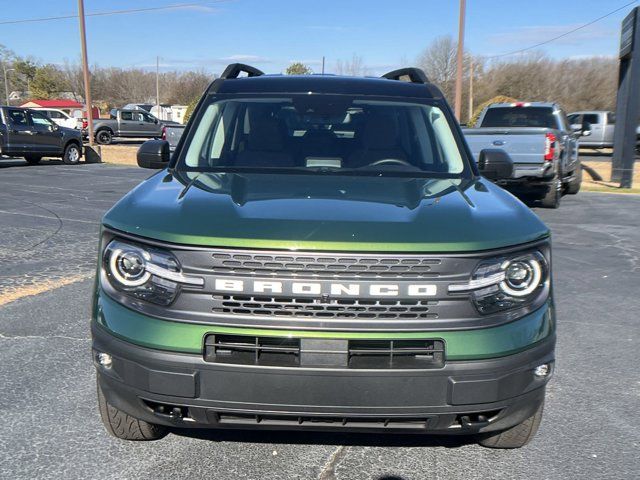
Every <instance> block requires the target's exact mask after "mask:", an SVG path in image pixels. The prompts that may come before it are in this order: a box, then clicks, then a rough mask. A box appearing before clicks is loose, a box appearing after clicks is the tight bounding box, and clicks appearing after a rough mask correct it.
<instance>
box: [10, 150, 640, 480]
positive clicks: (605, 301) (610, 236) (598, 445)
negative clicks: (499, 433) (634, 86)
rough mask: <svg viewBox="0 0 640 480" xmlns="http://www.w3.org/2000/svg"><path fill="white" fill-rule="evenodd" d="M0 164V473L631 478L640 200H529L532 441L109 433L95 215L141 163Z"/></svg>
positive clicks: (638, 438) (127, 185) (638, 419)
mask: <svg viewBox="0 0 640 480" xmlns="http://www.w3.org/2000/svg"><path fill="white" fill-rule="evenodd" d="M23 164H24V162H21V161H15V162H13V161H0V227H1V228H0V385H1V388H0V392H1V393H0V405H1V407H2V413H3V419H2V422H0V453H1V455H0V478H7V479H8V478H11V479H18V478H20V479H22V478H56V479H59V478H65V479H76V478H78V479H80V478H82V479H84V478H100V479H110V478H138V477H142V478H216V479H221V480H222V479H245V478H246V479H261V478H268V479H292V478H300V479H314V478H320V479H325V480H326V479H387V480H391V479H406V480H409V479H427V478H428V479H474V478H478V479H486V478H491V479H514V478H531V479H556V478H562V479H573V478H594V479H595V478H598V479H600V478H612V479H614V478H615V479H620V478H637V475H638V472H639V471H640V455H638V452H640V429H639V428H638V427H639V426H640V409H639V408H638V407H639V406H640V373H639V369H638V365H639V364H640V349H638V348H637V345H636V343H637V342H640V323H639V322H638V318H637V317H638V311H640V295H639V294H640V215H638V212H639V211H640V196H638V195H635V196H634V195H612V194H598V193H581V194H579V195H577V196H569V197H565V198H564V199H563V203H562V206H561V208H560V209H559V210H542V209H536V210H535V211H536V213H537V214H538V215H539V216H540V217H541V218H542V219H543V220H544V221H545V222H546V223H547V224H548V225H549V226H550V227H551V229H552V231H553V253H554V269H555V270H554V271H555V288H556V299H557V309H558V319H559V322H558V335H559V339H558V349H557V371H556V375H555V377H554V378H553V379H552V381H551V384H550V387H549V389H548V394H547V403H546V408H545V416H544V419H543V421H542V425H541V428H540V431H539V433H538V436H537V437H536V439H535V440H534V441H533V442H532V443H531V444H530V445H528V446H526V447H524V448H523V449H520V450H512V451H498V450H489V449H484V448H482V447H479V446H477V445H474V444H464V443H460V442H459V441H457V440H449V439H446V438H440V437H424V438H423V437H417V436H410V437H407V436H404V437H402V436H386V435H366V436H365V435H347V434H331V435H329V434H317V433H268V432H267V433H258V432H209V433H206V432H186V433H180V434H174V435H169V436H168V437H166V438H165V439H163V440H160V441H158V442H151V443H127V442H122V441H118V440H115V439H113V438H111V437H109V436H108V435H107V433H106V432H105V431H104V429H103V428H102V425H101V423H100V420H99V416H98V412H97V408H96V397H95V374H94V369H93V366H92V364H91V358H90V339H89V297H90V292H91V288H92V282H93V271H94V268H95V259H96V255H97V238H98V229H99V220H100V218H101V216H102V214H103V213H104V212H105V211H106V210H107V209H108V208H109V207H110V206H111V205H112V204H113V203H114V202H115V201H116V200H117V199H118V198H120V197H121V196H122V195H123V194H124V193H125V192H127V191H128V190H130V189H131V188H132V187H133V186H135V185H136V184H137V183H138V182H140V181H141V180H143V179H144V178H146V177H147V176H149V171H145V170H141V169H138V168H128V167H116V166H110V165H99V164H94V165H85V164H81V165H77V166H65V165H62V164H60V163H59V162H46V161H45V162H43V163H42V165H39V166H30V167H27V166H23Z"/></svg>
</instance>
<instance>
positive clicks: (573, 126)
mask: <svg viewBox="0 0 640 480" xmlns="http://www.w3.org/2000/svg"><path fill="white" fill-rule="evenodd" d="M571 130H573V131H574V132H576V133H580V132H582V125H580V124H579V123H572V124H571Z"/></svg>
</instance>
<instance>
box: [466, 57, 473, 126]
mask: <svg viewBox="0 0 640 480" xmlns="http://www.w3.org/2000/svg"><path fill="white" fill-rule="evenodd" d="M472 117H473V58H472V57H469V120H468V121H467V125H468V126H469V127H472V126H473V125H469V123H470V122H471V118H472Z"/></svg>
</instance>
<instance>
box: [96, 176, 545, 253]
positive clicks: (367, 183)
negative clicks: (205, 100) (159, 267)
mask: <svg viewBox="0 0 640 480" xmlns="http://www.w3.org/2000/svg"><path fill="white" fill-rule="evenodd" d="M103 222H104V224H105V225H106V226H109V227H111V228H114V229H117V230H121V231H124V232H128V233H131V234H134V235H139V236H142V237H148V238H153V239H157V240H161V241H167V242H172V243H180V244H189V245H202V246H216V247H242V248H272V249H300V250H337V251H350V250H351V251H383V252H388V251H403V252H465V251H478V250H489V249H493V248H500V247H506V246H512V245H517V244H522V243H527V242H531V241H534V240H538V239H540V238H543V237H545V236H547V235H548V234H549V230H548V228H547V227H546V226H545V225H544V224H543V223H542V222H541V221H540V219H538V217H537V216H536V215H535V214H534V213H533V212H531V211H530V210H529V209H528V208H527V207H526V206H525V205H523V204H522V203H521V202H520V201H519V200H517V199H516V198H515V197H513V196H512V195H511V194H509V193H507V192H506V191H504V190H502V189H501V188H499V187H497V186H495V185H494V184H492V183H491V182H489V181H488V180H485V179H482V178H479V179H474V180H448V179H447V180H444V179H415V178H399V177H363V176H361V177H352V176H338V175H322V174H317V175H316V174H314V175H290V174H286V175H274V174H244V173H243V174H237V173H194V172H189V173H188V174H187V173H184V172H176V173H175V174H170V173H167V171H162V172H160V173H158V174H156V175H154V176H152V177H151V178H149V179H148V180H146V181H145V182H143V183H141V184H140V185H138V187H136V188H135V189H134V190H132V191H131V192H129V193H128V194H127V195H126V196H125V197H124V198H122V200H120V201H119V202H118V203H117V204H116V205H115V206H114V207H113V208H112V209H111V210H110V211H109V212H107V214H106V215H105V217H104V219H103Z"/></svg>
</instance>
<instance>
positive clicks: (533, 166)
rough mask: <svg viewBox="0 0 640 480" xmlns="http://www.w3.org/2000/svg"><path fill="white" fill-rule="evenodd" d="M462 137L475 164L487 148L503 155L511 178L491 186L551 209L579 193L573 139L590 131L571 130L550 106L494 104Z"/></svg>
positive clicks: (578, 168) (562, 115)
mask: <svg viewBox="0 0 640 480" xmlns="http://www.w3.org/2000/svg"><path fill="white" fill-rule="evenodd" d="M463 132H464V135H465V138H466V140H467V144H468V145H469V148H470V149H471V152H472V153H473V155H474V157H475V158H476V161H477V160H478V157H479V155H480V152H481V151H482V150H484V149H488V148H500V149H503V150H505V151H506V152H507V153H508V154H509V156H510V157H511V159H512V161H513V164H514V169H513V174H512V176H511V177H509V178H504V179H499V180H498V181H497V182H496V183H498V184H499V185H501V186H503V187H505V188H506V189H508V190H511V191H513V193H516V194H520V195H523V196H525V197H529V198H532V199H536V200H540V201H541V203H542V206H543V207H547V208H557V207H558V206H559V205H560V199H561V197H562V195H563V194H564V193H570V194H575V193H578V191H579V190H580V183H581V181H582V169H581V166H580V160H579V158H578V139H579V138H580V137H581V136H588V135H590V131H589V130H585V129H584V128H582V126H577V127H576V128H575V129H574V128H572V126H571V125H570V123H569V121H568V119H567V116H566V115H565V113H564V111H563V110H562V109H561V108H560V107H559V106H558V105H557V104H555V103H542V102H533V103H524V102H516V103H496V104H493V105H490V106H489V107H487V108H486V109H485V110H484V112H482V114H481V116H480V118H479V120H478V123H477V126H476V128H466V129H464V130H463Z"/></svg>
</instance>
